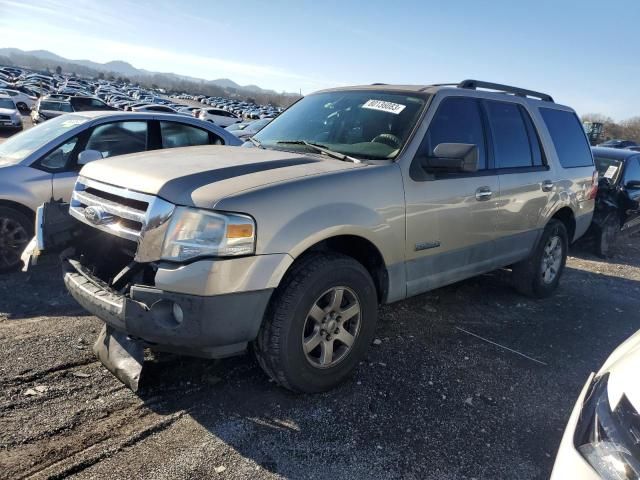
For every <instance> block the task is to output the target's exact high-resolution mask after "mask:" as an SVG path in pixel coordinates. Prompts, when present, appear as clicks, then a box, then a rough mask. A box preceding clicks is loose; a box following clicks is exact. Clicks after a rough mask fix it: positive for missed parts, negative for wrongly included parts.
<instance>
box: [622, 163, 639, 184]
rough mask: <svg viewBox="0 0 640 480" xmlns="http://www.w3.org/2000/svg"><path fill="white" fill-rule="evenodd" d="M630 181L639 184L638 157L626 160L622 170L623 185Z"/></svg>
mask: <svg viewBox="0 0 640 480" xmlns="http://www.w3.org/2000/svg"><path fill="white" fill-rule="evenodd" d="M632 180H633V181H636V182H640V160H638V157H633V158H630V159H629V160H627V166H626V167H625V169H624V183H627V182H630V181H632Z"/></svg>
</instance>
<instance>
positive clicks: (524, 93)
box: [458, 80, 554, 103]
mask: <svg viewBox="0 0 640 480" xmlns="http://www.w3.org/2000/svg"><path fill="white" fill-rule="evenodd" d="M458 88H466V89H469V90H476V89H478V88H486V89H489V90H497V91H499V92H505V93H512V94H514V95H516V96H518V97H532V98H537V99H539V100H542V101H543V102H551V103H554V102H553V98H552V97H551V95H548V94H546V93H541V92H535V91H533V90H526V89H524V88H518V87H511V86H509V85H502V84H500V83H491V82H483V81H481V80H463V81H462V82H460V83H459V84H458Z"/></svg>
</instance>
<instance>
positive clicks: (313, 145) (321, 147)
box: [276, 140, 362, 163]
mask: <svg viewBox="0 0 640 480" xmlns="http://www.w3.org/2000/svg"><path fill="white" fill-rule="evenodd" d="M276 143H280V144H284V145H305V146H307V147H309V148H311V149H312V150H315V151H316V152H320V153H324V154H325V155H328V156H329V157H332V158H337V159H338V160H342V161H347V160H348V161H350V162H353V163H362V161H360V160H359V159H357V158H354V157H350V156H349V155H345V154H344V153H340V152H335V151H333V150H330V149H328V148H327V147H326V146H324V145H322V144H320V143H312V142H307V141H306V140H280V141H278V142H276Z"/></svg>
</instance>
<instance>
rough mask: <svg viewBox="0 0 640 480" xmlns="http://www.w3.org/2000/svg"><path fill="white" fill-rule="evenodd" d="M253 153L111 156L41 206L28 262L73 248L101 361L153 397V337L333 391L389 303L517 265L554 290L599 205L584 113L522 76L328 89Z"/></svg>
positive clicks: (520, 283)
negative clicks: (64, 197)
mask: <svg viewBox="0 0 640 480" xmlns="http://www.w3.org/2000/svg"><path fill="white" fill-rule="evenodd" d="M247 128H249V127H247ZM245 145H250V144H245ZM251 145H254V147H247V148H228V147H219V148H212V147H193V148H190V149H176V150H171V151H159V152H146V153H140V154H134V155H127V156H123V157H119V158H113V159H108V160H105V161H100V162H93V163H90V164H88V165H85V166H84V167H83V168H82V170H81V172H80V176H79V177H78V180H77V182H76V185H75V188H74V192H73V194H72V197H71V202H70V205H64V204H60V203H48V204H46V205H44V206H43V207H42V208H41V209H39V212H40V213H39V215H38V220H37V222H36V223H37V225H38V232H39V233H38V235H37V237H36V239H34V240H33V241H32V244H31V246H30V248H28V249H27V250H26V251H25V255H24V258H25V260H26V265H29V264H30V261H29V259H30V258H32V256H34V255H36V254H37V253H38V252H42V251H44V252H46V251H54V250H61V249H63V251H64V253H63V255H62V263H63V272H64V274H63V276H64V282H65V285H66V287H67V289H68V291H69V292H70V293H71V295H72V296H73V297H74V298H75V299H76V300H77V301H78V302H79V303H80V305H82V306H83V307H84V308H86V309H87V310H88V311H89V312H91V313H92V314H94V315H96V316H97V317H99V318H100V319H101V320H102V321H103V322H104V328H103V329H102V331H101V333H100V335H99V338H98V340H97V341H96V343H95V345H94V351H95V353H96V355H97V356H98V358H99V359H100V360H101V361H102V363H103V364H104V365H105V366H106V367H107V368H108V369H109V370H110V371H111V372H112V373H114V374H115V375H116V376H117V377H118V378H119V379H120V380H121V381H123V382H124V383H125V384H127V385H128V386H129V387H131V388H132V389H134V390H135V389H137V388H138V387H139V381H140V374H141V372H142V368H143V363H144V349H145V348H146V347H149V348H152V349H155V350H160V351H171V352H176V353H182V354H188V355H195V356H201V357H206V358H221V357H227V356H230V355H236V354H241V353H243V352H245V351H246V350H247V349H248V347H249V345H250V344H252V345H253V350H254V352H255V354H256V356H257V359H258V362H259V363H260V365H261V366H262V368H263V369H264V371H265V372H266V373H267V374H268V375H269V376H270V377H271V378H272V379H273V380H274V381H275V382H277V383H278V384H279V385H281V386H283V387H285V388H288V389H290V390H292V391H295V392H319V391H324V390H327V389H330V388H332V387H334V386H336V385H337V384H338V383H340V382H341V381H343V380H344V379H345V378H347V377H348V376H349V375H350V374H351V373H352V372H353V370H354V369H355V368H356V366H357V365H358V363H359V362H360V361H361V360H362V359H363V356H364V355H365V352H366V350H367V348H368V346H369V344H370V343H371V341H372V340H373V335H374V332H375V329H376V320H377V312H378V304H387V303H391V302H395V301H398V300H402V299H404V298H407V297H410V296H413V295H417V294H420V293H422V292H426V291H429V290H432V289H435V288H438V287H441V286H444V285H448V284H451V283H454V282H457V281H460V280H463V279H465V278H468V277H471V276H474V275H478V274H481V273H484V272H488V271H491V270H494V269H498V268H503V267H507V266H509V267H510V268H511V269H512V273H513V274H512V281H513V286H514V287H515V289H516V290H518V291H519V292H521V293H523V294H526V295H529V296H532V297H535V298H541V297H547V296H549V295H552V294H553V292H554V291H555V290H556V288H557V287H558V285H559V282H560V278H561V276H562V273H563V270H564V266H565V262H566V258H567V250H568V247H569V244H570V243H571V242H573V241H574V240H576V239H577V238H579V237H581V236H582V235H583V234H584V233H585V231H586V230H587V228H588V226H589V224H590V223H591V217H592V215H593V208H594V199H595V194H596V190H597V172H596V171H595V169H594V165H593V158H592V155H591V150H590V148H589V144H588V141H587V137H586V135H585V132H584V130H583V129H582V125H581V123H580V120H579V119H578V117H577V116H576V114H575V112H574V111H573V110H572V109H571V108H569V107H566V106H562V105H559V104H557V103H555V102H554V101H553V99H552V98H551V96H549V95H547V94H544V93H540V92H534V91H530V90H524V89H521V88H517V87H511V86H506V85H498V84H493V83H488V82H480V81H475V80H466V81H463V82H462V83H460V84H459V85H424V86H396V85H370V86H360V87H344V88H337V89H330V90H325V91H321V92H317V93H314V94H311V95H307V96H305V97H304V98H302V99H301V100H299V101H298V102H297V103H295V104H294V105H293V106H291V107H289V108H288V109H287V110H286V111H285V112H284V113H282V114H281V115H280V116H278V117H277V118H276V119H274V120H273V121H272V122H271V123H269V125H267V126H266V127H264V128H263V129H262V130H261V131H260V132H258V133H257V134H256V135H255V136H254V137H253V138H252V140H251ZM65 212H67V215H66V219H65V220H64V221H63V220H61V218H63V217H64V214H65Z"/></svg>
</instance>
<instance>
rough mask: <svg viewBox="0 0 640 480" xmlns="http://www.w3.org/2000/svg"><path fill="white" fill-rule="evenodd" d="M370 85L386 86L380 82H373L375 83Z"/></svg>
mask: <svg viewBox="0 0 640 480" xmlns="http://www.w3.org/2000/svg"><path fill="white" fill-rule="evenodd" d="M371 85H372V86H373V85H387V84H386V83H382V82H375V83H372V84H371Z"/></svg>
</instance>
